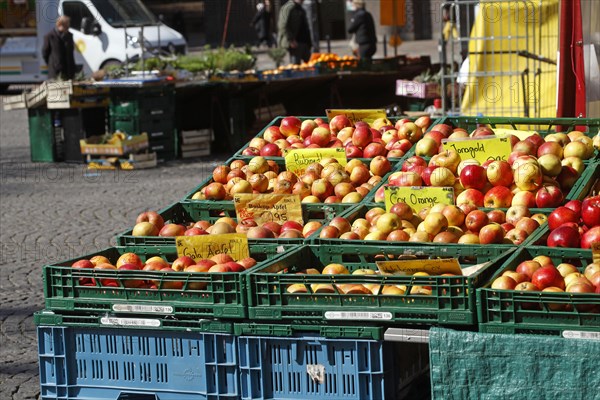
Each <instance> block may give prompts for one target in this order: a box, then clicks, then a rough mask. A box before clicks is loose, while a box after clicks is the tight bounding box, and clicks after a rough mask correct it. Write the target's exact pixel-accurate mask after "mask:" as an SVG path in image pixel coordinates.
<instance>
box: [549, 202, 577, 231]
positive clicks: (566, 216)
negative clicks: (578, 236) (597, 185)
mask: <svg viewBox="0 0 600 400" xmlns="http://www.w3.org/2000/svg"><path fill="white" fill-rule="evenodd" d="M566 222H574V223H578V222H579V216H578V215H577V213H576V212H575V211H573V210H571V209H570V208H567V207H564V206H562V207H558V208H556V209H555V210H553V211H552V212H551V213H550V215H548V227H549V228H550V230H554V229H556V228H558V227H559V226H560V225H562V224H564V223H566Z"/></svg>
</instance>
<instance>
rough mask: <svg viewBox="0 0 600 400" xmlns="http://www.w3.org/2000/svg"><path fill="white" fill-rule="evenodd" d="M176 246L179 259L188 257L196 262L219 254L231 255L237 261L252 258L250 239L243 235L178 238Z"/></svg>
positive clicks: (230, 234)
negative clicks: (249, 246)
mask: <svg viewBox="0 0 600 400" xmlns="http://www.w3.org/2000/svg"><path fill="white" fill-rule="evenodd" d="M175 244H176V246H177V256H178V257H182V256H188V257H191V258H193V259H194V260H196V261H198V260H202V259H205V258H211V257H212V256H216V255H217V254H229V255H230V256H231V258H233V259H234V260H235V261H239V260H243V259H244V258H247V257H250V253H249V251H248V238H247V237H246V235H245V234H243V233H228V234H224V235H201V236H177V238H176V239H175Z"/></svg>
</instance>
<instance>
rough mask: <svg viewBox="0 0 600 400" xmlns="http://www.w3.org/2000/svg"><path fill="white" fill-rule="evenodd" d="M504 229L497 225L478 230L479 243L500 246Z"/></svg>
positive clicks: (489, 225)
mask: <svg viewBox="0 0 600 400" xmlns="http://www.w3.org/2000/svg"><path fill="white" fill-rule="evenodd" d="M505 234H506V232H504V228H502V226H500V225H499V224H493V223H492V224H488V225H485V226H483V227H482V228H481V229H480V230H479V243H481V244H500V243H502V241H503V240H504V235H505Z"/></svg>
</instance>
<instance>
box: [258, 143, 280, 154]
mask: <svg viewBox="0 0 600 400" xmlns="http://www.w3.org/2000/svg"><path fill="white" fill-rule="evenodd" d="M260 155H261V156H263V157H279V156H281V149H280V148H279V147H278V146H277V145H276V144H273V143H267V144H265V145H264V146H263V147H262V148H261V149H260Z"/></svg>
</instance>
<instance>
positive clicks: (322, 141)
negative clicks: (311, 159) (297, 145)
mask: <svg viewBox="0 0 600 400" xmlns="http://www.w3.org/2000/svg"><path fill="white" fill-rule="evenodd" d="M310 141H311V142H312V143H314V144H316V145H319V146H321V147H327V145H328V144H329V142H330V141H331V132H330V131H329V129H327V128H324V127H316V128H315V129H313V131H312V133H311V135H310Z"/></svg>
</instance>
